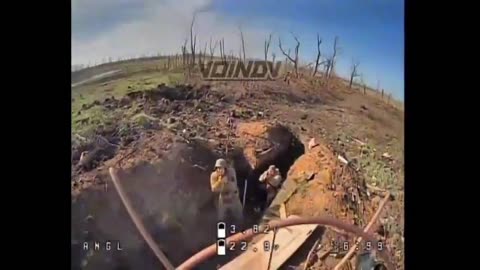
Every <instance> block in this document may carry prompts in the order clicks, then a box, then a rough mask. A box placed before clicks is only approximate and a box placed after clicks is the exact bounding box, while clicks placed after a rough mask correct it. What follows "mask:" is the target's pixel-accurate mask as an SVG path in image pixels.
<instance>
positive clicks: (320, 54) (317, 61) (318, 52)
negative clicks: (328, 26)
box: [312, 33, 324, 77]
mask: <svg viewBox="0 0 480 270" xmlns="http://www.w3.org/2000/svg"><path fill="white" fill-rule="evenodd" d="M321 44H322V39H321V38H320V35H319V34H318V33H317V60H315V69H314V70H313V74H312V77H315V74H317V71H318V66H319V65H322V64H324V62H322V63H320V57H322V52H321V51H320V45H321Z"/></svg>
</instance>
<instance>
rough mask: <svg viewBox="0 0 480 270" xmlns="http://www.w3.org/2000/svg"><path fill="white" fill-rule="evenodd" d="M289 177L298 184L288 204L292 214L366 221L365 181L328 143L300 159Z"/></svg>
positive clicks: (358, 221) (288, 209)
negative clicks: (327, 145)
mask: <svg viewBox="0 0 480 270" xmlns="http://www.w3.org/2000/svg"><path fill="white" fill-rule="evenodd" d="M287 177H288V179H291V180H293V181H295V182H296V183H297V184H298V187H297V191H296V193H295V194H294V195H293V196H292V197H291V198H290V200H289V201H288V203H287V205H286V206H287V211H288V213H289V214H296V215H302V216H318V215H331V216H334V217H337V218H340V219H344V220H347V221H348V222H351V223H352V224H357V225H361V224H364V223H365V220H363V219H361V217H363V216H364V215H363V214H364V212H365V211H366V207H365V201H368V198H367V196H366V193H365V192H364V191H365V190H366V189H365V183H364V182H362V180H361V178H360V177H359V175H357V173H356V172H355V170H353V169H352V168H350V167H349V166H346V165H345V164H343V163H341V162H340V161H339V160H338V159H337V156H336V155H335V153H334V152H333V151H332V150H330V149H329V148H328V147H326V146H325V145H324V144H322V143H320V144H319V145H317V146H315V147H314V148H312V149H310V150H308V151H307V152H306V153H305V154H304V155H302V156H301V157H300V158H298V159H297V160H296V162H295V163H294V164H293V166H292V167H291V169H290V171H289V172H288V176H287Z"/></svg>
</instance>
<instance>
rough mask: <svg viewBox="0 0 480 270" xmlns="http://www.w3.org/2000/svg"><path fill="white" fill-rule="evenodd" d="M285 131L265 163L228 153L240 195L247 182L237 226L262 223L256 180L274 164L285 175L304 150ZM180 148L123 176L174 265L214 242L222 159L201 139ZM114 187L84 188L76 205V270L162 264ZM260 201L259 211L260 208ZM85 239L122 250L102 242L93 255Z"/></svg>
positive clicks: (262, 196)
mask: <svg viewBox="0 0 480 270" xmlns="http://www.w3.org/2000/svg"><path fill="white" fill-rule="evenodd" d="M288 132H289V131H288V130H286V129H281V128H280V129H278V130H274V131H272V132H270V134H269V139H270V140H272V141H274V142H278V145H279V146H280V147H281V149H280V151H279V152H278V154H277V155H275V156H270V157H266V158H264V159H262V160H260V162H259V164H258V166H257V168H255V169H253V170H252V169H251V168H250V166H248V162H247V161H246V158H245V157H244V156H243V153H242V149H240V148H239V149H235V150H234V151H232V152H231V154H230V155H229V156H228V157H227V159H231V160H233V161H234V164H235V169H236V173H237V180H238V186H239V191H240V199H241V200H242V199H243V190H244V185H245V181H246V182H248V184H247V194H246V198H247V200H246V201H245V208H244V218H245V220H244V222H243V224H239V225H238V226H237V228H238V229H242V230H243V229H246V228H248V227H251V226H252V225H253V224H257V223H259V222H260V220H261V219H262V216H263V215H264V213H265V211H266V210H267V209H265V201H266V193H265V190H264V189H263V188H262V185H261V183H260V182H259V181H258V178H259V176H260V174H261V173H263V172H264V171H265V170H266V169H267V168H268V166H269V165H272V164H273V165H276V166H277V167H278V168H279V170H280V173H281V174H282V176H283V179H285V178H286V175H287V172H288V170H289V168H290V166H292V164H293V163H294V162H295V160H296V159H297V158H298V157H299V156H301V155H302V154H303V153H304V146H303V144H302V143H301V142H300V141H299V140H298V139H297V138H296V137H295V136H294V135H293V134H291V133H290V135H288V134H289V133H288ZM175 149H176V150H174V151H172V153H171V157H170V158H169V160H168V161H164V162H163V163H161V164H142V165H139V166H137V167H135V168H134V169H132V170H130V171H128V172H123V173H122V175H121V179H122V184H123V186H124V189H125V190H126V192H127V194H128V196H129V197H130V199H131V201H132V204H133V207H134V208H135V209H136V211H137V212H138V213H139V214H140V216H141V217H142V220H143V222H144V224H145V226H146V228H147V230H148V231H149V232H150V233H151V234H152V236H153V238H154V239H155V242H156V243H159V244H160V248H161V249H162V250H163V251H164V252H165V254H166V256H167V257H168V258H169V259H170V261H171V262H172V263H173V264H174V265H179V264H180V263H181V262H183V261H184V260H185V259H187V258H188V257H190V256H192V255H193V254H195V253H196V252H198V251H199V250H201V249H202V248H204V247H205V246H208V245H210V244H211V243H214V242H215V241H216V222H217V220H216V209H215V206H214V203H213V200H212V198H211V192H210V187H209V175H210V173H211V171H212V169H213V164H214V163H215V160H216V159H217V158H219V157H220V156H218V155H217V154H216V153H214V152H213V151H212V150H211V149H209V148H208V147H207V146H205V145H202V144H200V143H199V144H194V145H182V146H179V147H176V148H175ZM192 164H197V165H199V166H201V167H204V168H206V170H200V169H198V168H195V167H193V166H191V165H192ZM110 186H111V187H110V188H109V189H108V190H107V191H100V190H92V191H86V192H84V193H85V194H81V195H80V196H79V197H78V198H76V200H75V201H74V202H72V267H71V269H112V270H113V269H115V270H120V269H122V270H126V269H147V270H148V269H163V266H162V265H161V264H160V263H159V262H158V261H157V259H156V258H155V256H154V255H153V253H152V251H151V250H150V249H149V247H148V246H147V244H146V243H145V242H144V240H143V238H142V237H141V236H140V234H139V233H138V231H137V229H136V228H135V226H134V224H133V222H132V221H131V220H130V217H129V216H128V214H127V212H126V210H125V208H124V206H123V205H122V203H121V201H120V198H119V196H118V194H116V191H115V190H114V188H113V185H110ZM242 203H243V202H242ZM259 206H260V211H255V208H256V207H259ZM88 216H91V217H90V218H87V217H88ZM227 223H228V220H227ZM85 241H87V242H88V243H89V244H90V247H91V246H92V245H93V243H94V242H100V243H101V244H102V243H104V242H106V241H111V242H112V247H116V243H120V245H121V247H122V250H121V251H118V250H115V248H113V250H111V251H106V250H104V249H103V248H102V247H101V248H100V250H99V251H94V252H92V250H91V249H92V248H90V249H89V250H84V249H83V243H84V242H85ZM238 254H239V253H232V254H231V255H230V256H223V257H216V258H213V259H211V260H209V261H207V262H205V263H203V264H202V265H200V266H199V267H198V268H197V269H215V268H216V266H217V265H222V264H225V263H227V262H228V261H229V260H231V259H232V258H233V257H235V256H236V255H238Z"/></svg>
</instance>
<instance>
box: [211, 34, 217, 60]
mask: <svg viewBox="0 0 480 270" xmlns="http://www.w3.org/2000/svg"><path fill="white" fill-rule="evenodd" d="M217 42H218V41H215V44H214V45H213V46H212V38H211V37H210V61H212V60H213V55H214V54H215V48H217Z"/></svg>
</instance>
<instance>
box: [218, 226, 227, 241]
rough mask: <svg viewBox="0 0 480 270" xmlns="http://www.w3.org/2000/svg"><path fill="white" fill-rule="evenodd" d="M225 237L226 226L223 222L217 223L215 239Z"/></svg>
mask: <svg viewBox="0 0 480 270" xmlns="http://www.w3.org/2000/svg"><path fill="white" fill-rule="evenodd" d="M225 237H227V225H226V224H225V222H219V223H218V224H217V238H225Z"/></svg>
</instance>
